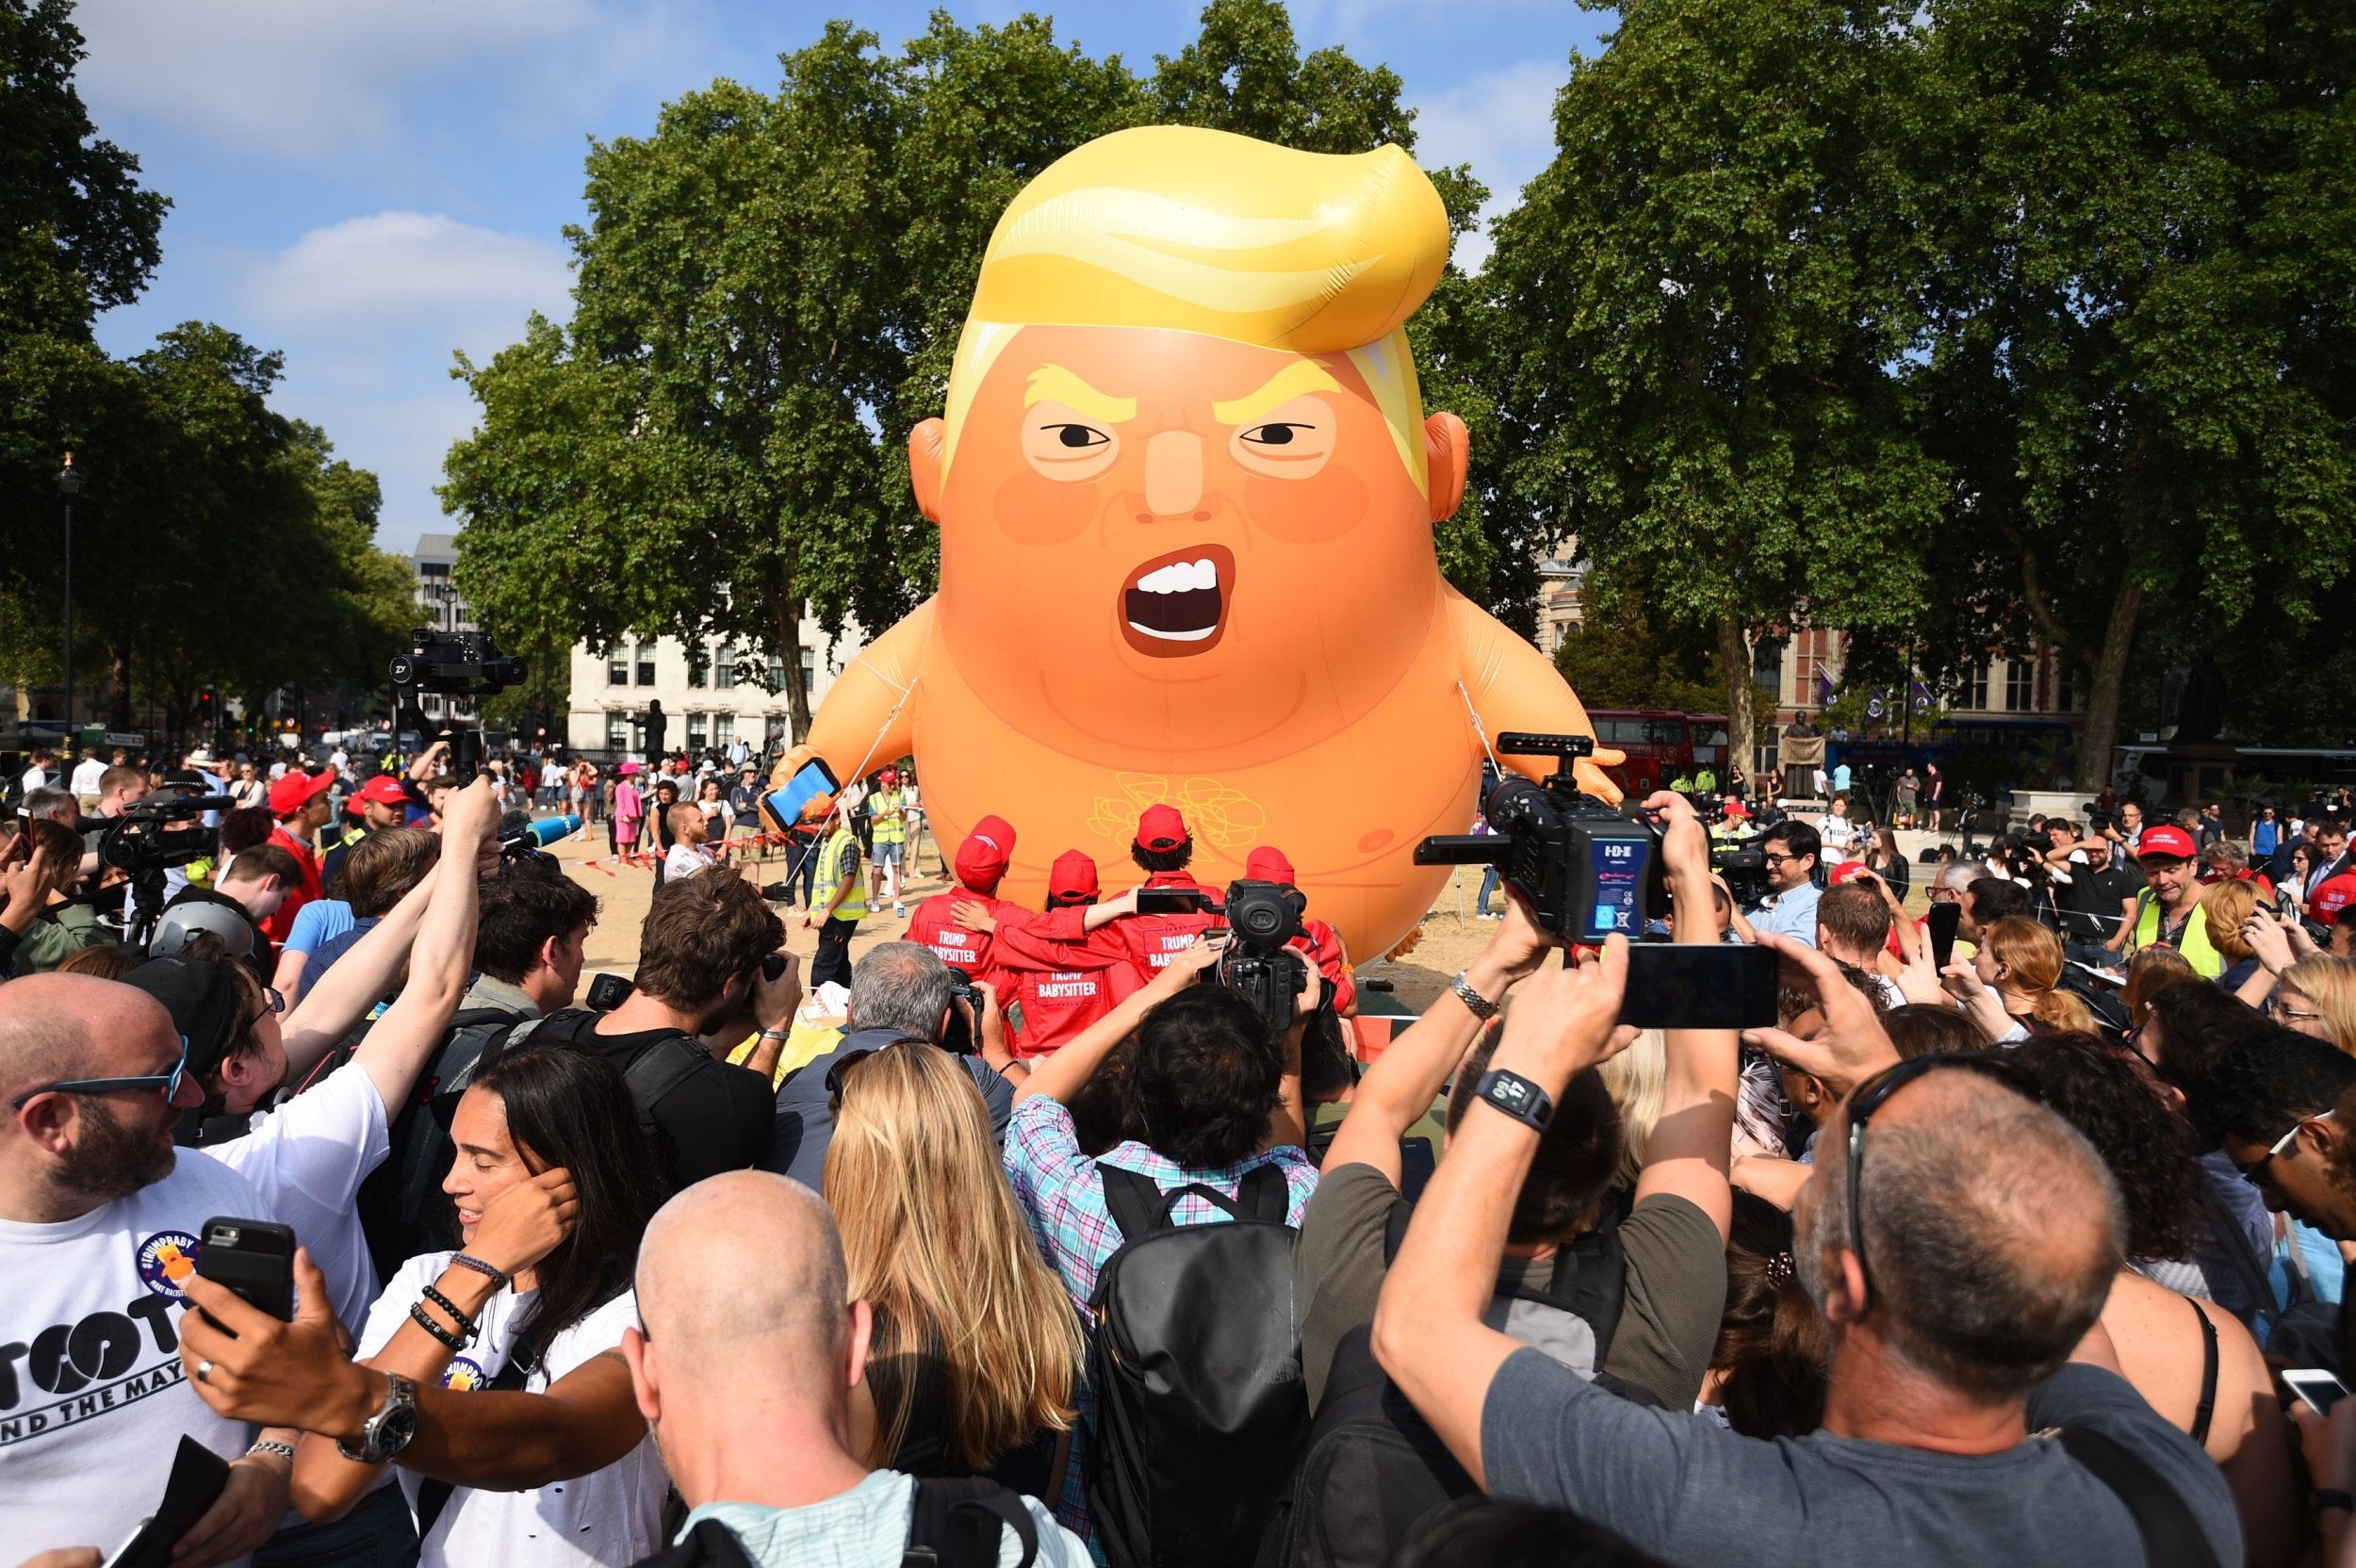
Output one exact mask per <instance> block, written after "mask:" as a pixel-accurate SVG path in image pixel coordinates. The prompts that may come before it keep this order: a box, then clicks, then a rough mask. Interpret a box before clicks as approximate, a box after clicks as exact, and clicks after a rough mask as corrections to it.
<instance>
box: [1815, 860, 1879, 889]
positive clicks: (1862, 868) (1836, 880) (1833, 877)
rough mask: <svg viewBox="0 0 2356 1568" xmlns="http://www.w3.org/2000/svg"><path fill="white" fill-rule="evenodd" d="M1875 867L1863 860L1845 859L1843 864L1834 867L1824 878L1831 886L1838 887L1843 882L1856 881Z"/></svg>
mask: <svg viewBox="0 0 2356 1568" xmlns="http://www.w3.org/2000/svg"><path fill="white" fill-rule="evenodd" d="M1872 870H1873V867H1871V866H1869V865H1867V864H1866V863H1865V862H1864V861H1862V860H1843V861H1841V864H1839V865H1837V866H1835V867H1833V868H1832V870H1831V872H1830V873H1828V874H1826V875H1825V877H1824V880H1825V882H1826V883H1827V884H1829V885H1830V886H1832V887H1835V888H1838V887H1839V886H1841V884H1842V883H1843V882H1854V881H1856V880H1857V878H1858V877H1860V876H1863V875H1864V874H1866V873H1867V872H1870V871H1872Z"/></svg>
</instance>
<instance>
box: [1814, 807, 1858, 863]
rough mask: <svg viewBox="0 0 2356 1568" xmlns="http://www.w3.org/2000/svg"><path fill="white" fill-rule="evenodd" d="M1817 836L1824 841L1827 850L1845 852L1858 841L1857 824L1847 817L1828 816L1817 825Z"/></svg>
mask: <svg viewBox="0 0 2356 1568" xmlns="http://www.w3.org/2000/svg"><path fill="white" fill-rule="evenodd" d="M1816 836H1817V837H1818V838H1819V839H1822V840H1823V841H1824V847H1825V848H1826V849H1828V850H1842V851H1845V850H1846V849H1847V848H1848V847H1849V846H1850V845H1851V844H1852V843H1855V842H1856V841H1857V824H1856V823H1854V822H1852V821H1850V820H1849V819H1848V818H1847V817H1834V816H1827V817H1825V818H1824V821H1823V822H1821V823H1819V824H1817V825H1816ZM1842 858H1844V859H1845V858H1847V857H1846V856H1845V855H1844V856H1843V857H1842Z"/></svg>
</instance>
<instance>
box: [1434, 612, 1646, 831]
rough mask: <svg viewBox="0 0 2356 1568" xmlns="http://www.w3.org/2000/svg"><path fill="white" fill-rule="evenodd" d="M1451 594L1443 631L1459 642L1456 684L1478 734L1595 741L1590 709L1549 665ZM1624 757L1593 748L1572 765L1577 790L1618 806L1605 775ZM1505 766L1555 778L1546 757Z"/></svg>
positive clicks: (1485, 614)
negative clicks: (1475, 718)
mask: <svg viewBox="0 0 2356 1568" xmlns="http://www.w3.org/2000/svg"><path fill="white" fill-rule="evenodd" d="M1447 594H1448V628H1449V630H1450V632H1451V634H1452V635H1453V636H1454V638H1455V642H1456V671H1457V678H1458V679H1460V680H1462V681H1463V682H1464V694H1465V695H1466V696H1467V697H1468V698H1469V699H1471V702H1472V707H1473V711H1474V712H1475V713H1476V714H1478V715H1479V716H1480V719H1481V733H1483V734H1485V735H1486V736H1488V737H1489V742H1490V743H1491V744H1492V745H1494V744H1496V743H1497V736H1498V734H1499V733H1500V732H1502V731H1504V730H1508V729H1523V730H1537V731H1541V732H1545V733H1549V734H1558V735H1593V734H1594V733H1595V726H1594V725H1592V724H1590V723H1589V722H1588V720H1587V710H1586V709H1585V708H1583V707H1581V706H1580V705H1579V698H1578V697H1577V696H1575V695H1574V694H1572V692H1571V689H1570V687H1569V686H1568V685H1566V684H1564V682H1563V679H1562V674H1561V672H1559V671H1558V670H1556V669H1555V667H1554V665H1553V663H1552V662H1551V661H1549V660H1548V659H1547V658H1546V655H1545V654H1543V653H1540V652H1539V651H1538V650H1537V649H1536V648H1535V647H1532V646H1531V645H1530V643H1529V642H1528V641H1527V640H1526V639H1524V638H1521V637H1517V636H1515V635H1514V634H1513V630H1512V629H1510V628H1508V627H1506V626H1505V625H1504V623H1502V622H1500V621H1499V620H1498V619H1497V617H1496V616H1494V615H1492V614H1490V613H1488V612H1487V611H1485V610H1483V609H1481V607H1480V606H1479V605H1477V604H1475V603H1473V602H1472V600H1470V599H1468V598H1466V597H1464V595H1462V594H1460V593H1458V592H1457V591H1456V590H1455V589H1453V588H1449V589H1448V590H1447ZM1497 760H1498V761H1499V762H1502V763H1503V764H1504V765H1505V766H1507V767H1509V768H1512V769H1513V770H1514V771H1515V772H1516V773H1521V774H1525V775H1528V776H1530V777H1531V778H1542V777H1544V776H1546V774H1548V773H1550V772H1552V771H1553V767H1552V764H1550V763H1549V762H1548V761H1547V760H1546V758H1543V757H1499V758H1498V759H1497ZM1622 760H1625V759H1624V757H1623V755H1622V754H1621V753H1619V752H1616V751H1606V750H1604V749H1603V748H1602V747H1600V746H1598V747H1597V748H1596V749H1595V755H1594V756H1593V757H1582V758H1580V759H1579V760H1578V762H1577V763H1575V764H1574V766H1573V772H1574V774H1575V775H1576V776H1577V777H1578V779H1579V788H1580V789H1582V790H1584V791H1586V792H1588V793H1589V794H1594V795H1600V796H1602V797H1603V798H1604V799H1605V800H1608V801H1611V802H1612V803H1613V804H1615V805H1616V804H1618V802H1619V799H1620V787H1619V786H1618V785H1617V784H1614V783H1612V778H1611V776H1610V775H1608V774H1606V773H1605V772H1604V771H1603V770H1604V769H1605V768H1606V767H1609V766H1612V764H1614V763H1617V762H1620V761H1622Z"/></svg>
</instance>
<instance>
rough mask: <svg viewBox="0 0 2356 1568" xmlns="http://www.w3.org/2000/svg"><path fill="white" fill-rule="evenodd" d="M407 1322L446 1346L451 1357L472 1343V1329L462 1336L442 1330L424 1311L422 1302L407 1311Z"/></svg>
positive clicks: (431, 1316)
mask: <svg viewBox="0 0 2356 1568" xmlns="http://www.w3.org/2000/svg"><path fill="white" fill-rule="evenodd" d="M409 1321H410V1322H412V1323H415V1324H416V1325H417V1327H418V1328H420V1329H423V1330H424V1331H426V1332H427V1333H430V1334H432V1335H433V1336H434V1338H435V1339H438V1340H440V1341H441V1342H442V1343H443V1344H444V1345H446V1346H448V1347H449V1348H450V1354H452V1355H456V1354H457V1353H458V1352H459V1351H461V1350H464V1349H465V1348H466V1347H467V1346H469V1345H472V1344H473V1343H474V1330H473V1329H471V1328H469V1329H467V1331H466V1333H465V1334H463V1335H460V1334H454V1333H451V1332H450V1331H449V1330H448V1329H445V1328H443V1327H442V1326H441V1325H440V1324H439V1323H436V1322H434V1317H433V1315H432V1314H430V1313H428V1312H427V1311H426V1310H425V1303H424V1302H423V1301H420V1302H418V1303H417V1305H416V1306H414V1307H411V1308H410V1309H409Z"/></svg>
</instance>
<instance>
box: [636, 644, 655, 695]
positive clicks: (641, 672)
mask: <svg viewBox="0 0 2356 1568" xmlns="http://www.w3.org/2000/svg"><path fill="white" fill-rule="evenodd" d="M638 684H639V685H641V686H651V685H653V684H654V649H652V648H650V647H648V646H647V645H646V644H644V643H641V644H639V645H638Z"/></svg>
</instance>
